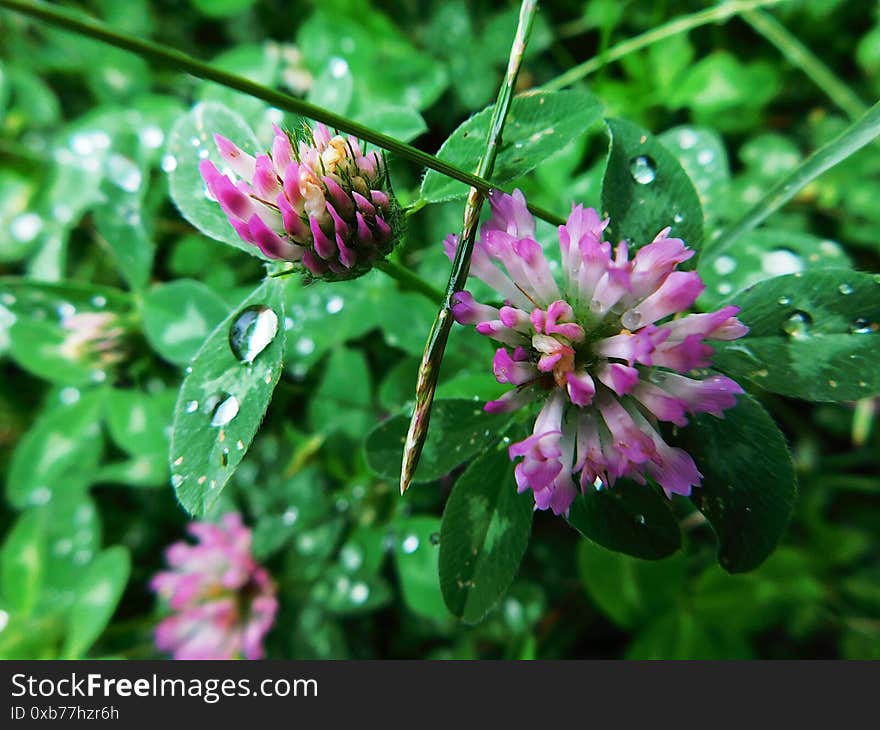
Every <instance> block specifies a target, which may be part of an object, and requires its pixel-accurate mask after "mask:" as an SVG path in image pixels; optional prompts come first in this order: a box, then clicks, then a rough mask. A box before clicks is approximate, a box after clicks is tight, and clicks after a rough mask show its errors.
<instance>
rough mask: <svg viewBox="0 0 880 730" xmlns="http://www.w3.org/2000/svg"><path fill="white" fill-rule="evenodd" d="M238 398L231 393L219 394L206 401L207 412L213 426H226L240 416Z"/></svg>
mask: <svg viewBox="0 0 880 730" xmlns="http://www.w3.org/2000/svg"><path fill="white" fill-rule="evenodd" d="M238 409H239V403H238V398H236V397H235V396H234V395H229V393H217V394H215V395H212V396H211V397H210V398H208V400H207V401H205V411H206V412H207V413H208V415H209V416H210V417H211V425H212V426H215V427H217V426H225V425H226V424H227V423H229V422H230V421H231V420H232V419H233V418H235V417H236V416H237V415H238Z"/></svg>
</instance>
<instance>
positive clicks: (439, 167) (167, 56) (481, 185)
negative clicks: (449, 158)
mask: <svg viewBox="0 0 880 730" xmlns="http://www.w3.org/2000/svg"><path fill="white" fill-rule="evenodd" d="M0 7H4V8H8V9H9V10H14V11H15V12H18V13H21V14H23V15H27V16H30V17H32V18H37V19H38V20H41V21H43V22H45V23H47V24H49V25H54V26H57V27H59V28H62V29H64V30H67V31H70V32H72V33H77V34H79V35H83V36H88V37H89V38H94V39H95V40H98V41H101V42H102V43H107V44H108V45H111V46H115V47H116V48H121V49H122V50H124V51H128V52H130V53H134V54H135V55H137V56H140V57H141V58H144V59H146V60H147V61H150V62H152V63H153V64H155V65H157V66H162V67H165V68H170V69H173V70H177V71H184V72H186V73H188V74H190V75H192V76H195V77H196V78H200V79H205V80H206V81H213V82H214V83H217V84H220V85H221V86H226V87H228V88H230V89H235V90H236V91H241V92H242V93H244V94H248V95H250V96H253V97H255V98H257V99H262V100H263V101H265V102H267V103H269V104H271V105H272V106H274V107H277V108H278V109H282V110H284V111H287V112H293V113H294V114H299V115H300V116H304V117H308V118H309V119H314V120H315V121H318V122H323V123H324V124H326V125H328V126H329V127H333V128H335V129H338V130H340V131H342V132H345V133H347V134H351V135H354V136H355V137H359V138H360V139H362V140H364V141H366V142H370V143H371V144H374V145H376V146H377V147H381V148H382V149H385V150H388V151H389V152H393V153H395V154H397V155H400V156H401V157H403V158H405V159H407V160H410V161H411V162H414V163H416V164H418V165H422V166H423V167H427V168H429V169H431V170H434V171H436V172H439V173H440V174H441V175H446V176H447V177H451V178H452V179H454V180H459V181H460V182H463V183H465V184H466V185H470V186H471V187H474V188H476V189H477V190H479V191H480V192H482V193H483V194H486V193H488V192H489V190H491V189H493V188H495V187H497V186H495V185H493V184H492V183H491V182H489V180H487V179H486V178H485V177H484V176H480V175H474V174H472V173H469V172H467V171H465V170H462V169H460V168H458V167H456V166H455V165H450V164H449V163H448V162H444V161H443V160H441V159H439V158H438V157H435V156H434V155H432V154H429V153H428V152H424V151H423V150H420V149H418V148H416V147H413V146H412V145H408V144H406V143H405V142H401V141H400V140H398V139H395V138H394V137H390V136H388V135H387V134H383V133H382V132H378V131H376V130H375V129H372V128H371V127H367V126H365V125H363V124H360V123H359V122H355V121H354V120H352V119H349V118H347V117H344V116H342V115H339V114H335V113H334V112H331V111H329V110H327V109H323V108H322V107H319V106H315V105H314V104H310V103H309V102H307V101H303V100H302V99H297V98H296V97H295V96H290V95H289V94H285V93H283V92H281V91H276V90H275V89H270V88H269V87H267V86H263V85H262V84H257V83H255V82H253V81H251V80H250V79H246V78H244V77H243V76H236V75H235V74H231V73H228V72H226V71H223V70H222V69H219V68H217V67H216V66H212V65H211V64H208V63H204V62H203V61H199V60H197V59H195V58H192V57H191V56H188V55H187V54H185V53H183V52H182V51H179V50H177V49H175V48H170V47H168V46H164V45H161V44H159V43H153V42H152V41H148V40H144V39H142V38H137V37H135V36H130V35H127V34H125V33H120V32H117V31H115V30H113V29H112V28H111V27H110V26H108V25H105V24H104V23H100V22H98V21H96V20H91V19H89V18H84V17H82V16H80V15H78V14H76V13H74V12H71V11H70V10H67V9H65V8H59V7H54V6H49V5H46V4H44V3H41V2H27V1H26V0H0ZM529 210H531V211H532V213H534V214H535V215H536V216H538V218H542V219H544V220H545V221H547V222H548V223H552V224H554V225H561V224H563V223H564V222H565V221H564V219H562V218H560V217H559V216H557V215H555V214H553V213H551V212H549V211H547V210H544V209H543V208H540V207H538V206H529Z"/></svg>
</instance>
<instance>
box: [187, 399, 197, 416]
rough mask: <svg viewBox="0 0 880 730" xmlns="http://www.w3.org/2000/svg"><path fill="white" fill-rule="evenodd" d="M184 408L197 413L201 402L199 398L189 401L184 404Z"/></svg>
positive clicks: (188, 411)
mask: <svg viewBox="0 0 880 730" xmlns="http://www.w3.org/2000/svg"><path fill="white" fill-rule="evenodd" d="M184 410H186V412H187V413H195V412H196V411H197V410H199V402H198V401H197V400H191V401H189V402H188V403H187V404H186V405H185V406H184Z"/></svg>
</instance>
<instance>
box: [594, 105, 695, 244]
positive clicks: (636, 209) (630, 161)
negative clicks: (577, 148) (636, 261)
mask: <svg viewBox="0 0 880 730" xmlns="http://www.w3.org/2000/svg"><path fill="white" fill-rule="evenodd" d="M606 124H607V125H608V133H609V134H610V136H611V147H610V151H609V153H608V165H607V167H606V168H605V179H604V180H603V181H602V210H603V211H604V213H605V214H607V215H608V216H610V218H611V223H610V225H609V228H608V232H607V234H606V235H607V236H608V238H609V240H611V241H618V240H620V239H624V238H625V239H627V240H629V241H632V242H633V243H634V244H635V245H636V246H642V245H644V244H646V243H650V242H651V241H652V240H653V239H654V237H655V236H656V235H657V234H658V233H659V232H660V231H662V230H663V229H664V228H666V227H669V226H671V228H672V230H671V231H670V233H669V235H670V236H675V237H678V238H681V239H683V240H684V241H685V243H686V244H687V245H688V246H689V247H690V248H694V249H699V247H700V244H701V242H702V240H703V209H702V207H701V206H700V198H699V197H698V195H697V191H696V190H695V189H694V184H693V183H692V182H691V179H690V178H689V177H688V174H687V173H686V172H685V171H684V169H683V168H682V166H681V164H680V163H679V161H678V160H677V159H676V158H675V156H674V155H673V154H672V153H671V152H669V150H667V149H666V147H664V146H663V145H662V144H661V143H660V142H659V141H658V140H657V138H656V137H654V136H653V135H651V134H650V133H648V132H647V131H645V130H644V129H642V128H641V127H638V126H636V125H635V124H633V123H632V122H628V121H625V120H623V119H608V120H606Z"/></svg>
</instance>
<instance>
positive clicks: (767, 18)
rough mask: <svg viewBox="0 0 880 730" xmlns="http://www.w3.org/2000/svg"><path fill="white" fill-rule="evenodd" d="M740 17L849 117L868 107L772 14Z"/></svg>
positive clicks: (758, 12) (749, 12)
mask: <svg viewBox="0 0 880 730" xmlns="http://www.w3.org/2000/svg"><path fill="white" fill-rule="evenodd" d="M742 17H743V20H745V21H746V22H747V23H748V24H749V25H750V26H752V28H754V29H755V30H756V31H757V32H758V33H760V34H761V35H762V36H764V37H765V38H766V39H767V40H768V41H770V43H772V44H773V45H774V46H776V48H777V49H778V50H779V52H780V53H781V54H782V55H783V56H785V57H786V58H787V59H788V60H789V62H790V63H791V64H792V65H794V66H797V67H798V68H799V69H800V70H801V71H803V72H804V74H805V75H806V76H807V77H808V78H809V79H810V80H811V81H812V82H813V83H814V84H816V86H818V87H819V88H820V89H821V90H822V91H823V92H825V94H826V96H828V98H829V99H831V101H833V102H834V103H835V104H836V105H837V106H838V107H840V109H841V110H842V111H844V112H845V113H846V115H847V116H848V117H849V118H850V119H851V120H853V121H855V120H856V119H858V118H859V117H860V116H862V115H863V114H864V113H865V112H866V111H867V110H868V107H867V105H866V104H864V103H863V102H862V100H861V99H859V97H858V96H856V95H855V94H854V93H853V91H852V90H851V89H850V88H849V87H848V86H847V85H846V84H845V83H843V81H841V80H840V79H839V78H837V76H835V75H834V72H833V71H832V70H831V69H830V68H828V66H826V65H825V64H824V63H822V60H821V59H820V58H818V57H817V56H816V55H815V54H814V53H813V52H812V51H811V50H810V49H809V48H807V47H806V46H805V45H804V44H803V43H801V42H800V41H799V40H798V39H797V38H796V37H795V36H794V35H792V34H791V33H790V32H789V31H788V29H787V28H786V27H785V26H784V25H782V23H780V22H779V21H778V20H776V18H774V17H773V16H772V15H770V14H769V13H766V12H764V11H763V10H747V11H744V12H743V13H742Z"/></svg>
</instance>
